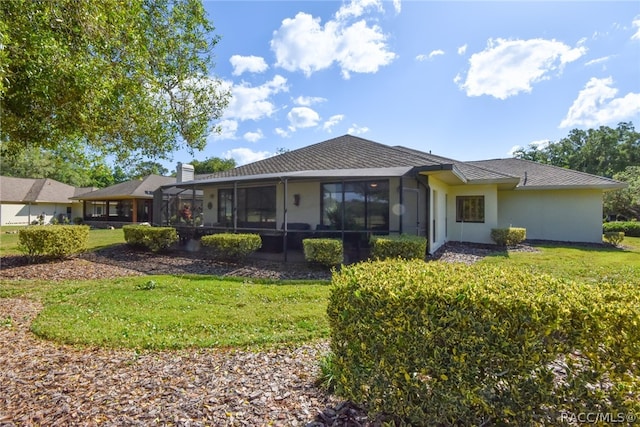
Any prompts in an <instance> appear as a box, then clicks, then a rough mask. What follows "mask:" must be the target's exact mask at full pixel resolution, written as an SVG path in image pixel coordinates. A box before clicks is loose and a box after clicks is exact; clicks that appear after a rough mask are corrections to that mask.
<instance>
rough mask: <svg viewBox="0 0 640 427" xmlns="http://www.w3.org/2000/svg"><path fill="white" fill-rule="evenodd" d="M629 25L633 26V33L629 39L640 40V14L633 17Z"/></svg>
mask: <svg viewBox="0 0 640 427" xmlns="http://www.w3.org/2000/svg"><path fill="white" fill-rule="evenodd" d="M631 25H633V26H634V27H635V31H636V32H635V33H633V35H632V36H631V40H640V16H636V17H635V18H633V21H632V22H631Z"/></svg>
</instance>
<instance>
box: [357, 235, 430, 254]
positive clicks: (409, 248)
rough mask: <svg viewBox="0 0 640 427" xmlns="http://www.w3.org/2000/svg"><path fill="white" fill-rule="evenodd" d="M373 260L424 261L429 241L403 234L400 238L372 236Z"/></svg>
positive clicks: (370, 241)
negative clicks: (414, 259)
mask: <svg viewBox="0 0 640 427" xmlns="http://www.w3.org/2000/svg"><path fill="white" fill-rule="evenodd" d="M369 243H370V245H371V258H373V259H378V260H383V259H388V258H403V259H412V258H419V259H424V257H425V255H426V252H427V239H426V238H425V237H420V236H412V235H408V234H401V235H399V236H395V235H392V236H375V235H374V236H371V239H370V240H369Z"/></svg>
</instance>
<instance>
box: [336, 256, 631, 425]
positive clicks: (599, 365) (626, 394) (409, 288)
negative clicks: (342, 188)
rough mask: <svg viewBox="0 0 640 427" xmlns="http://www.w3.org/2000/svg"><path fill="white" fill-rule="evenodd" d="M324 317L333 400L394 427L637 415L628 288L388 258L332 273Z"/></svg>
mask: <svg viewBox="0 0 640 427" xmlns="http://www.w3.org/2000/svg"><path fill="white" fill-rule="evenodd" d="M327 313H328V316H329V322H330V328H331V351H332V369H333V373H332V378H334V379H335V383H336V391H337V393H338V394H339V395H340V396H342V397H344V398H345V399H349V400H352V401H354V402H358V403H361V404H363V405H365V406H366V407H367V409H368V410H369V412H370V413H371V414H374V415H375V414H393V415H392V416H389V417H391V418H392V419H393V420H394V421H395V422H396V424H401V425H405V424H409V425H442V426H452V425H538V424H545V425H557V424H566V423H567V420H568V418H567V417H566V415H567V414H583V413H594V412H601V413H616V414H617V413H624V414H628V413H632V414H633V413H638V410H640V400H639V399H638V396H640V373H639V371H638V361H639V360H640V293H638V291H637V286H633V285H632V284H628V285H624V284H616V285H615V286H614V285H609V284H607V283H599V284H588V285H587V284H580V283H572V282H568V281H563V280H560V279H556V278H552V277H551V276H547V275H535V274H533V273H531V272H529V271H524V270H517V269H505V268H504V267H500V268H496V267H489V266H481V265H475V266H464V265H457V264H446V263H437V262H433V263H424V262H422V261H417V260H413V261H399V260H387V261H377V262H366V263H361V264H356V265H351V266H347V267H344V268H343V269H342V270H341V271H340V272H339V273H335V274H334V276H333V283H332V289H331V293H330V298H329V304H328V308H327ZM563 417H564V418H563Z"/></svg>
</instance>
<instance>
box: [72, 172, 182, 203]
mask: <svg viewBox="0 0 640 427" xmlns="http://www.w3.org/2000/svg"><path fill="white" fill-rule="evenodd" d="M175 182H176V179H175V178H174V177H166V176H160V175H149V176H147V177H145V178H144V179H134V180H131V181H127V182H121V183H120V184H115V185H112V186H109V187H106V188H101V189H99V190H95V191H90V192H85V193H83V194H77V195H75V196H74V197H73V198H74V199H78V200H108V199H112V200H117V199H131V198H135V199H153V192H154V191H155V190H157V189H158V188H159V187H160V186H162V185H167V184H174V183H175Z"/></svg>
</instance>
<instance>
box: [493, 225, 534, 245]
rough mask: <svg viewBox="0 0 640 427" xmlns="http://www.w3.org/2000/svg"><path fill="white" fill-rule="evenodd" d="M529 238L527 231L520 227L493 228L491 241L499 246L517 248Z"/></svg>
mask: <svg viewBox="0 0 640 427" xmlns="http://www.w3.org/2000/svg"><path fill="white" fill-rule="evenodd" d="M526 238H527V229H526V228H519V227H508V228H492V229H491V240H493V241H494V242H496V245H498V246H515V245H518V244H520V243H522V242H524V241H525V240H526Z"/></svg>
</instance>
